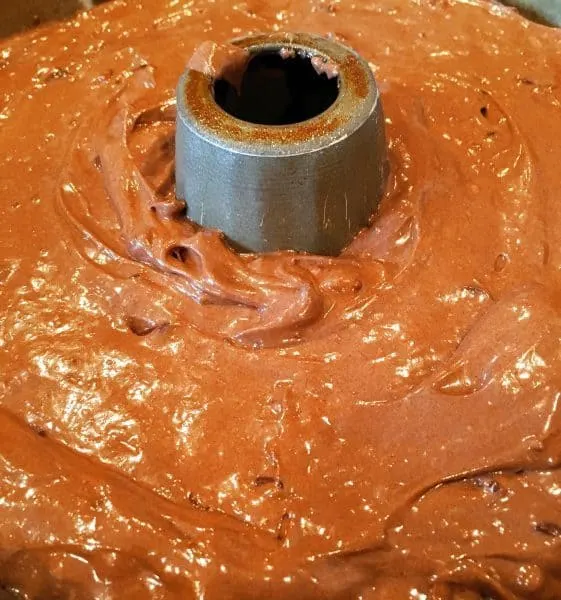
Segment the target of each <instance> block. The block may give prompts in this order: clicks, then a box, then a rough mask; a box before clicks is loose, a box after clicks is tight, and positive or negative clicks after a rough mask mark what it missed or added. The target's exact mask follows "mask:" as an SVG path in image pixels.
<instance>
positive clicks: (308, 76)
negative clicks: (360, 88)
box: [214, 49, 339, 125]
mask: <svg viewBox="0 0 561 600" xmlns="http://www.w3.org/2000/svg"><path fill="white" fill-rule="evenodd" d="M338 95H339V76H338V74H337V68H336V66H335V65H334V64H333V63H331V62H330V61H328V60H326V59H323V58H322V57H320V56H314V57H311V56H309V55H307V54H305V53H303V52H297V51H295V50H287V49H282V50H279V51H277V52H275V51H263V52H260V53H258V54H255V55H254V56H253V57H252V58H251V59H250V61H249V63H248V64H247V66H246V70H245V72H244V74H243V77H242V79H241V84H240V86H239V90H238V89H236V88H235V87H234V86H233V85H232V84H231V83H229V82H228V81H226V80H225V79H218V80H217V81H216V82H215V83H214V98H215V100H216V103H217V104H218V105H219V106H220V107H221V108H222V109H223V110H225V111H226V112H227V113H229V114H230V115H232V116H233V117H236V118H238V119H241V120H242V121H247V122H249V123H255V124H257V125H291V124H294V123H301V122H302V121H307V120H308V119H311V118H313V117H316V116H318V115H320V114H321V113H323V112H324V111H325V110H327V109H328V108H329V107H330V106H331V105H332V104H333V103H334V102H335V100H336V99H337V96H338Z"/></svg>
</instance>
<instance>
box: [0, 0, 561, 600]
mask: <svg viewBox="0 0 561 600" xmlns="http://www.w3.org/2000/svg"><path fill="white" fill-rule="evenodd" d="M277 30H287V31H311V32H315V33H319V34H324V35H332V36H335V38H336V39H338V40H340V41H342V42H344V43H346V44H348V45H350V46H352V47H353V48H355V49H356V50H357V51H358V52H360V53H361V54H362V55H363V56H364V57H365V58H366V59H367V60H369V61H370V63H371V67H372V69H373V70H374V71H375V74H376V77H377V80H378V83H379V85H380V88H381V91H382V99H383V104H384V110H385V113H386V116H387V134H388V139H389V142H390V154H391V176H390V181H389V184H388V190H387V194H386V196H385V198H384V200H383V202H382V206H381V209H380V211H379V213H378V214H377V215H376V216H375V218H374V220H373V223H372V226H371V228H370V229H369V230H368V231H365V232H363V233H362V234H360V235H359V236H358V238H357V239H355V241H354V242H353V243H352V244H351V246H350V247H349V248H348V249H347V250H346V251H345V252H344V253H343V254H342V256H341V257H339V258H335V259H327V258H322V257H313V256H303V255H296V254H292V253H289V252H286V253H278V254H274V255H266V256H265V255H264V256H253V255H237V254H236V253H234V252H233V251H231V250H230V249H229V248H228V246H227V245H226V244H225V243H224V241H223V239H222V238H221V236H220V234H219V233H218V232H213V231H205V230H197V228H196V227H195V226H193V225H191V224H190V223H188V222H187V221H185V220H184V218H183V216H182V213H183V209H184V206H183V204H182V203H181V202H179V201H178V200H176V199H175V197H174V189H173V154H174V148H173V134H174V110H175V107H174V89H175V85H176V82H177V80H178V77H179V75H180V73H181V72H182V71H183V70H184V68H185V65H186V62H187V61H188V59H189V57H190V56H191V55H192V53H193V51H194V49H195V48H196V47H198V46H199V44H201V43H202V42H204V41H207V40H212V41H215V42H217V43H222V42H225V41H226V40H228V39H231V38H233V37H237V36H240V35H242V34H243V35H245V34H248V33H252V32H266V31H277ZM0 60H1V62H0V90H1V92H2V103H1V106H0V121H1V128H0V148H1V149H2V160H1V161H0V189H1V192H2V194H1V198H2V201H1V204H0V211H1V219H2V236H1V240H0V275H1V287H0V306H1V318H0V364H1V370H2V379H1V382H0V386H1V406H0V461H1V462H0V586H1V588H2V589H3V590H4V592H0V594H1V593H3V594H5V596H6V597H9V598H11V597H15V598H25V599H41V600H46V599H51V598H52V599H54V598H58V599H65V600H66V599H68V600H69V599H79V600H82V599H84V600H86V599H102V598H103V599H104V600H106V599H114V600H126V599H134V600H143V599H150V600H156V599H158V600H164V599H165V600H168V599H181V600H187V599H191V598H193V599H195V598H196V599H200V600H202V599H203V598H204V599H205V600H217V599H220V600H226V599H244V600H245V599H251V598H254V599H284V598H296V599H299V600H307V599H310V600H311V599H316V598H326V599H327V598H328V599H340V600H347V599H356V600H358V599H362V600H372V599H374V600H401V599H404V600H405V599H411V600H420V599H425V600H427V599H430V600H477V599H482V598H485V599H488V598H492V599H495V600H511V599H518V598H538V599H543V600H548V599H559V598H561V472H560V470H559V467H560V465H561V405H560V398H561V352H560V339H561V295H560V294H561V280H560V276H559V273H560V269H561V203H560V202H559V181H560V164H561V145H560V143H559V140H560V139H561V116H560V115H561V90H560V87H559V86H560V84H561V34H560V32H559V31H558V30H553V29H548V28H546V27H543V26H540V25H536V24H532V23H530V22H528V21H526V20H524V19H523V18H521V17H519V16H518V15H517V14H515V13H514V12H513V11H512V10H510V9H506V8H504V7H502V6H500V5H497V4H494V3H489V2H484V1H479V0H463V1H460V0H425V1H422V2H421V1H419V0H408V1H405V0H379V1H377V2H375V3H374V2H366V1H358V0H357V1H356V2H352V1H351V0H340V1H339V2H337V1H333V2H327V1H326V2H322V1H319V0H306V1H305V2H304V1H301V0H293V1H290V2H286V0H246V1H244V2H228V1H226V0H215V1H214V0H212V1H211V0H200V1H198V0H191V1H190V2H185V1H183V0H182V1H181V2H178V1H177V0H138V1H135V2H132V1H126V0H125V1H121V0H117V1H116V2H114V3H110V4H109V5H106V6H104V7H102V8H99V9H97V10H94V11H93V12H92V13H86V14H83V15H81V16H80V17H78V18H77V19H76V20H74V21H71V22H67V23H64V24H55V25H51V26H49V27H47V28H40V29H38V30H36V31H34V32H32V33H29V34H27V35H24V36H22V37H19V38H14V39H10V40H8V41H6V42H5V43H4V45H3V46H2V48H1V50H0Z"/></svg>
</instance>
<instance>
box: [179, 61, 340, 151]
mask: <svg viewBox="0 0 561 600" xmlns="http://www.w3.org/2000/svg"><path fill="white" fill-rule="evenodd" d="M212 85H213V80H212V79H211V78H209V77H207V76H205V75H203V74H202V73H199V72H191V75H190V77H189V79H188V80H187V83H186V86H185V91H184V93H185V103H186V105H187V106H188V107H189V109H190V110H191V111H192V113H193V115H194V116H195V118H196V119H197V120H198V121H199V122H200V123H201V125H203V126H204V127H206V128H208V129H209V130H210V131H212V132H214V133H220V135H221V136H224V137H229V138H230V139H232V140H234V141H243V142H269V143H270V144H292V143H294V142H301V141H306V140H310V139H313V138H315V137H318V136H324V135H328V134H330V133H333V132H334V131H337V129H339V128H340V127H341V126H342V125H343V124H344V123H345V121H346V120H348V118H347V117H343V116H342V115H340V114H337V113H335V111H333V110H331V109H328V110H327V111H326V112H324V113H322V114H321V115H318V116H317V117H314V118H313V119H310V120H309V121H303V122H301V123H296V124H294V125H283V126H275V125H269V126H266V125H255V124H252V123H246V122H245V121H241V120H239V119H236V118H235V117H232V116H231V115H229V114H228V113H226V112H225V111H223V110H222V109H221V108H220V107H219V106H218V104H217V103H216V102H215V100H214V97H213V95H212Z"/></svg>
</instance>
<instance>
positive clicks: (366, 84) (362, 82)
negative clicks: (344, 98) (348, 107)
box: [341, 56, 370, 100]
mask: <svg viewBox="0 0 561 600" xmlns="http://www.w3.org/2000/svg"><path fill="white" fill-rule="evenodd" d="M341 74H342V75H343V76H344V77H345V82H346V84H347V86H348V87H349V91H350V92H351V94H352V95H353V96H355V97H356V98H359V99H360V100H363V99H364V98H366V97H367V96H368V94H369V92H370V81H369V79H368V74H367V73H365V71H364V69H363V67H362V65H361V63H360V62H359V60H358V59H357V58H356V57H355V56H348V57H347V58H345V60H344V61H343V65H342V68H341Z"/></svg>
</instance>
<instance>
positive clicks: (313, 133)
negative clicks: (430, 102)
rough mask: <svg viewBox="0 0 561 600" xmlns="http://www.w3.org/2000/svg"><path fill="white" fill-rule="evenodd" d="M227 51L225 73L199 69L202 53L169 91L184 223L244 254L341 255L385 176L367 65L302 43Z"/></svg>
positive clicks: (309, 39)
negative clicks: (211, 232)
mask: <svg viewBox="0 0 561 600" xmlns="http://www.w3.org/2000/svg"><path fill="white" fill-rule="evenodd" d="M233 45H234V48H235V49H239V54H238V55H237V56H236V52H235V51H233V52H231V55H232V59H231V60H232V61H233V64H234V67H231V68H230V69H229V72H228V69H225V68H222V71H221V72H219V73H216V70H217V69H216V68H215V69H214V71H213V70H212V69H208V68H207V69H206V72H205V68H204V67H205V65H206V67H208V65H209V64H210V62H211V61H212V56H210V55H213V54H217V53H218V50H217V48H216V47H215V46H211V47H209V48H208V49H207V52H208V53H209V56H208V57H207V60H206V63H205V60H204V57H203V59H202V60H198V61H197V60H195V61H192V63H194V67H193V68H188V69H187V71H186V72H185V74H184V75H183V77H182V78H181V80H180V82H179V86H178V90H177V128H176V191H177V195H178V197H180V198H182V199H184V200H185V201H186V205H187V216H188V217H189V218H190V219H191V220H193V221H195V222H197V223H199V224H200V225H202V226H204V227H210V228H214V229H219V230H221V231H223V232H224V234H225V235H226V237H227V239H228V240H229V241H230V242H231V243H232V245H233V246H234V247H235V248H237V249H240V250H243V251H252V252H270V251H276V250H297V251H306V252H311V253H315V254H324V255H336V254H339V253H340V252H341V250H342V249H343V248H344V247H345V246H346V245H347V244H348V243H349V242H350V241H351V240H352V239H353V237H354V236H355V235H356V234H357V233H358V231H359V230H360V229H362V228H363V227H366V226H367V225H368V223H369V220H370V218H371V216H372V214H373V213H374V212H375V210H376V207H377V206H378V203H379V200H380V198H381V196H382V193H383V190H384V185H385V180H386V174H387V155H386V142H385V135H384V118H383V112H382V106H381V101H380V96H379V92H378V88H377V87H376V82H375V80H374V77H373V75H372V72H371V70H370V68H369V66H368V64H367V63H366V62H365V61H364V60H363V59H362V58H361V57H359V56H358V55H357V54H356V53H355V52H353V51H352V50H350V49H348V48H346V47H345V46H343V45H341V44H339V43H336V42H334V41H331V40H328V39H325V38H322V37H319V36H314V35H308V34H286V33H279V34H267V35H259V36H253V37H246V38H243V39H239V40H236V41H234V42H233ZM226 48H228V47H226ZM219 50H220V51H221V52H222V54H224V52H225V50H224V47H222V48H219ZM226 51H227V50H226ZM244 55H245V56H246V59H245V60H244V59H243V56H244ZM227 66H228V64H227V63H226V67H227ZM213 75H214V76H213Z"/></svg>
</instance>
